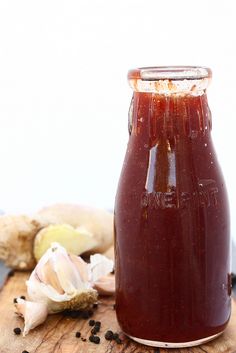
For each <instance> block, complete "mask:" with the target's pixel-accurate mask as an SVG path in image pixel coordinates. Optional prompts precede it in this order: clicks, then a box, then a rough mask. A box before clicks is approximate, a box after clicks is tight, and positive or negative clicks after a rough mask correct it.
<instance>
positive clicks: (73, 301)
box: [27, 243, 98, 313]
mask: <svg viewBox="0 0 236 353" xmlns="http://www.w3.org/2000/svg"><path fill="white" fill-rule="evenodd" d="M86 278H89V268H88V265H87V264H86V263H85V262H84V261H83V260H82V259H81V258H76V259H75V258H74V257H73V255H69V254H68V253H67V251H66V249H65V248H63V247H62V246H61V245H59V244H58V243H52V245H51V248H50V249H48V250H47V252H46V253H45V254H44V255H43V256H42V258H41V259H40V261H39V263H38V264H37V266H36V268H35V270H34V271H33V272H32V274H31V276H30V278H29V280H28V281H27V289H28V295H29V298H30V299H31V300H32V301H35V302H41V303H45V304H46V305H47V307H48V312H49V313H55V312H59V311H63V310H65V309H73V310H79V309H86V308H88V307H89V306H91V304H93V303H95V302H96V301H97V296H98V293H97V291H96V290H95V289H93V288H92V285H91V282H89V281H87V280H86Z"/></svg>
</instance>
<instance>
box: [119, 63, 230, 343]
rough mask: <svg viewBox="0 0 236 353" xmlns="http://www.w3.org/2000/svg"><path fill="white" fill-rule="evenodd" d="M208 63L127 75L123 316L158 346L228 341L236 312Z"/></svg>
mask: <svg viewBox="0 0 236 353" xmlns="http://www.w3.org/2000/svg"><path fill="white" fill-rule="evenodd" d="M210 79H211V71H210V69H208V68H204V67H181V66H180V67H151V68H141V69H136V70H132V71H130V72H129V74H128V80H129V84H130V86H131V87H132V89H133V91H134V93H133V99H132V101H131V107H130V112H129V134H130V136H129V142H128V147H127V152H126V156H125V160H124V165H123V169H122V172H121V176H120V181H119V186H118V191H117V195H116V205H115V256H116V311H117V318H118V321H119V324H120V326H121V328H122V330H123V331H124V333H126V334H127V335H128V336H130V337H131V338H132V339H134V340H136V341H138V342H140V343H143V344H147V345H151V346H158V347H188V346H195V345H199V344H201V343H203V342H206V341H209V340H211V339H213V338H215V337H217V336H218V335H220V334H221V333H222V332H223V331H224V329H225V327H226V325H227V322H228V320H229V317H230V310H231V300H230V294H231V280H230V229H229V228H230V225H229V209H228V200H227V193H226V187H225V183H224V179H223V176H222V173H221V170H220V166H219V163H218V161H217V157H216V153H215V150H214V147H213V143H212V139H211V127H212V122H211V113H210V110H209V106H208V102H207V95H206V88H207V86H208V83H209V81H210Z"/></svg>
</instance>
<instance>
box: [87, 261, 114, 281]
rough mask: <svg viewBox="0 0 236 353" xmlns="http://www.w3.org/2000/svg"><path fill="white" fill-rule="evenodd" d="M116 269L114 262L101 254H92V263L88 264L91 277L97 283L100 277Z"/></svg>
mask: <svg viewBox="0 0 236 353" xmlns="http://www.w3.org/2000/svg"><path fill="white" fill-rule="evenodd" d="M113 269H114V262H113V261H112V260H110V259H108V258H107V257H106V256H104V255H101V254H95V255H91V256H90V263H89V264H88V271H89V279H90V281H91V282H92V283H95V282H96V281H97V280H99V278H101V277H103V276H106V275H108V273H111V272H112V271H113Z"/></svg>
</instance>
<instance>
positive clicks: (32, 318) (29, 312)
mask: <svg viewBox="0 0 236 353" xmlns="http://www.w3.org/2000/svg"><path fill="white" fill-rule="evenodd" d="M16 301H17V302H16V303H15V307H16V310H17V314H18V315H19V316H21V317H23V318H24V321H25V326H24V331H23V336H26V335H27V334H28V333H29V331H30V330H33V329H34V328H35V327H37V326H39V325H40V324H42V323H43V322H44V321H45V320H46V318H47V316H48V309H47V305H46V304H44V303H36V302H31V301H27V300H24V299H21V298H17V299H16Z"/></svg>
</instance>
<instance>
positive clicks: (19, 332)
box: [13, 327, 21, 335]
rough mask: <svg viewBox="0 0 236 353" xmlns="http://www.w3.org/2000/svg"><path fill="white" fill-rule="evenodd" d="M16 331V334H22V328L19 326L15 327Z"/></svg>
mask: <svg viewBox="0 0 236 353" xmlns="http://www.w3.org/2000/svg"><path fill="white" fill-rule="evenodd" d="M13 331H14V333H15V334H16V335H20V334H21V329H20V328H19V327H16V328H14V330H13Z"/></svg>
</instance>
